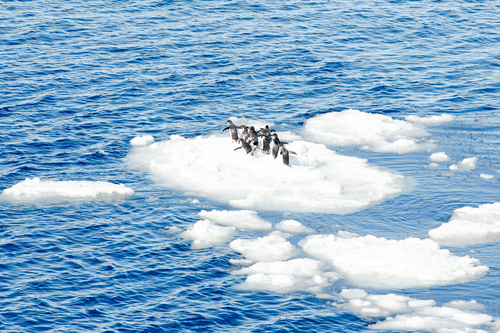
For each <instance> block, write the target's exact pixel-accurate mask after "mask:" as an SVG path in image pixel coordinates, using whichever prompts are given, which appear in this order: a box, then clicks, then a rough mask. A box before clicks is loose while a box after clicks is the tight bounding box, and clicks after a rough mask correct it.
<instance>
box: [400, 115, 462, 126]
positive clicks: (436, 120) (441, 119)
mask: <svg viewBox="0 0 500 333" xmlns="http://www.w3.org/2000/svg"><path fill="white" fill-rule="evenodd" d="M405 119H406V120H408V121H411V122H413V123H420V124H425V125H441V124H444V123H449V122H452V121H454V120H455V117H454V116H452V115H451V114H442V115H440V116H437V115H434V116H428V117H417V116H408V117H406V118H405Z"/></svg>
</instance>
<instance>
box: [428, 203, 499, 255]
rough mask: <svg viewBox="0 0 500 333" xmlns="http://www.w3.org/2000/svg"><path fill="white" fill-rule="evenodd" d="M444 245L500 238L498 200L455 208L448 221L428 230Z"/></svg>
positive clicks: (486, 241)
mask: <svg viewBox="0 0 500 333" xmlns="http://www.w3.org/2000/svg"><path fill="white" fill-rule="evenodd" d="M429 237H430V238H431V239H433V240H434V241H436V242H437V243H439V244H441V245H445V246H462V245H472V244H480V243H488V242H492V241H498V240H500V202H495V203H493V204H485V205H480V206H479V207H478V208H473V207H463V208H459V209H457V210H455V212H454V213H453V216H452V217H451V218H450V221H449V222H448V223H443V224H442V225H441V226H439V227H438V228H436V229H432V230H431V231H429Z"/></svg>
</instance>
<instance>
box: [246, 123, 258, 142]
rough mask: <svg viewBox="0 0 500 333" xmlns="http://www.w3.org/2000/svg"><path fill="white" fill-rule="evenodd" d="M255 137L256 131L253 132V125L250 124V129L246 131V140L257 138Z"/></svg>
mask: <svg viewBox="0 0 500 333" xmlns="http://www.w3.org/2000/svg"><path fill="white" fill-rule="evenodd" d="M257 137H258V136H257V132H255V127H253V126H250V130H249V131H248V140H247V141H250V140H254V139H257Z"/></svg>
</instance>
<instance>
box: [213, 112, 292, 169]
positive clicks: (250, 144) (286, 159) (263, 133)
mask: <svg viewBox="0 0 500 333" xmlns="http://www.w3.org/2000/svg"><path fill="white" fill-rule="evenodd" d="M227 123H228V125H229V126H228V127H226V128H224V129H223V130H222V131H223V132H224V131H226V130H229V134H230V135H231V139H232V140H233V142H238V143H241V147H238V148H236V149H235V150H237V149H243V150H244V151H245V152H246V154H248V153H252V155H253V152H254V151H255V150H256V149H260V150H262V151H263V152H264V153H267V154H268V155H269V154H272V155H273V157H274V158H275V159H276V157H278V152H279V153H280V154H281V155H283V164H284V165H287V166H289V167H291V165H290V154H294V155H297V154H296V153H295V152H293V151H290V150H288V149H286V148H285V145H287V144H288V142H282V141H280V139H279V138H278V134H277V133H276V131H275V130H272V129H270V128H269V126H268V125H266V126H265V128H261V129H260V130H259V131H255V127H254V126H246V125H241V126H236V125H235V124H233V122H232V121H231V120H228V121H227ZM238 129H243V131H242V133H241V135H240V137H239V139H238ZM259 138H260V141H261V142H262V144H261V146H262V147H259ZM271 143H272V148H271Z"/></svg>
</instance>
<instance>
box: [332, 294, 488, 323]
mask: <svg viewBox="0 0 500 333" xmlns="http://www.w3.org/2000/svg"><path fill="white" fill-rule="evenodd" d="M340 296H342V297H343V298H344V299H346V300H347V302H346V303H341V304H337V306H338V307H340V308H343V309H346V310H349V311H352V312H354V313H357V314H359V315H361V316H363V317H373V318H383V317H387V318H386V319H385V320H381V321H379V322H377V323H375V324H373V325H370V326H369V327H370V328H371V329H376V330H397V331H419V330H425V331H431V330H432V331H436V332H438V333H452V332H454V333H458V332H464V333H465V332H468V333H479V332H486V331H485V330H482V328H484V329H488V331H489V330H490V329H491V328H494V327H495V326H496V324H495V322H494V319H495V318H493V317H492V316H490V315H487V314H482V313H479V312H477V310H480V309H482V306H481V305H480V304H478V303H477V302H475V301H454V302H450V303H447V304H444V305H443V306H436V302H435V301H434V300H419V299H414V298H411V297H408V296H401V295H395V294H387V295H369V294H368V293H367V292H365V291H364V290H360V289H344V290H342V292H341V293H340ZM390 316H394V317H390Z"/></svg>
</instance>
